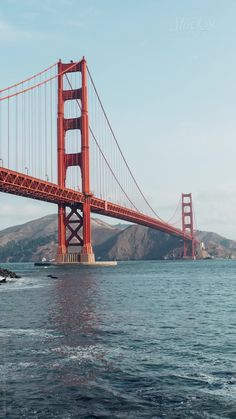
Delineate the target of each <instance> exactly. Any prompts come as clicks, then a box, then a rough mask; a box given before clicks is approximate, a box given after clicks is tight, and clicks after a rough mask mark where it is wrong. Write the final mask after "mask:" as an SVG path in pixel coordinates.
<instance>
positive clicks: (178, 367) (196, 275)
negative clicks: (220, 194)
mask: <svg viewBox="0 0 236 419" xmlns="http://www.w3.org/2000/svg"><path fill="white" fill-rule="evenodd" d="M6 267H8V268H10V269H13V270H15V271H17V272H18V273H19V274H20V275H22V278H21V279H18V280H12V281H11V282H10V283H8V284H6V285H4V284H3V285H1V286H0V308H1V315H0V417H1V418H2V417H3V418H5V417H9V418H27V419H28V418H30V419H31V418H47V419H48V418H64V419H69V418H135V419H136V418H181V419H182V418H188V419H189V418H236V261H195V262H193V261H178V262H171V261H163V262H162V261H161V262H126V263H125V262H124V263H119V265H118V266H117V267H115V268H114V267H109V268H104V267H103V268H102V267H99V268H80V269H78V268H66V269H65V268H59V267H58V268H55V267H53V268H51V267H50V268H36V267H34V266H33V265H32V264H16V265H13V264H12V265H6ZM49 274H52V275H54V276H57V277H58V279H51V278H49V277H47V275H49Z"/></svg>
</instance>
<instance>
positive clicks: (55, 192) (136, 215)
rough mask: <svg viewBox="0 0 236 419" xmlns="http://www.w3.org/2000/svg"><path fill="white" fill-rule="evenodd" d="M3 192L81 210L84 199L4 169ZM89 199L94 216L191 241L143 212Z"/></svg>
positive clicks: (0, 189) (0, 177) (0, 182)
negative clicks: (103, 216) (99, 215)
mask: <svg viewBox="0 0 236 419" xmlns="http://www.w3.org/2000/svg"><path fill="white" fill-rule="evenodd" d="M0 192H6V193H10V194H13V195H19V196H24V197H26V198H32V199H37V200H40V201H46V202H50V203H53V204H65V205H68V206H72V205H76V206H78V207H80V206H81V208H82V204H83V202H84V200H85V197H84V195H83V194H82V193H81V192H79V191H74V190H73V189H68V188H60V187H59V186H58V185H57V184H55V183H51V182H47V181H44V180H42V179H37V178H34V177H31V176H28V175H26V174H23V173H19V172H15V171H13V170H10V169H6V168H4V167H0ZM89 199H90V204H91V211H92V212H93V213H96V214H102V215H106V216H108V217H113V218H119V219H121V220H125V221H129V222H131V223H135V224H140V225H143V226H146V227H150V228H153V229H155V230H159V231H163V232H164V233H168V234H171V235H172V236H175V237H178V238H180V239H185V240H192V237H191V236H190V235H186V234H184V233H183V232H182V231H181V230H180V229H178V228H175V227H173V226H172V225H170V224H168V223H165V222H163V221H161V220H159V219H158V218H153V217H150V216H148V215H145V214H143V213H141V212H137V211H134V210H131V209H129V208H126V207H122V206H120V205H117V204H113V203H112V202H108V201H105V200H103V199H100V198H96V197H95V196H93V195H91V196H90V197H89ZM16 212H17V209H16Z"/></svg>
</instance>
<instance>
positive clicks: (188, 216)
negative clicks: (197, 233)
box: [182, 193, 195, 259]
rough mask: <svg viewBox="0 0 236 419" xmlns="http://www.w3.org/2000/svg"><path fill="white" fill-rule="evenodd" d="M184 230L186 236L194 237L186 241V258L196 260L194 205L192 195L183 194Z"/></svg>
mask: <svg viewBox="0 0 236 419" xmlns="http://www.w3.org/2000/svg"><path fill="white" fill-rule="evenodd" d="M182 230H183V233H184V234H188V235H190V236H191V237H192V241H191V242H189V240H184V254H183V257H184V258H189V259H194V257H195V238H194V230H193V205H192V194H191V193H188V194H184V193H182Z"/></svg>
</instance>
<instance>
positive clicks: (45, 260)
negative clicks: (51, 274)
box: [34, 258, 52, 266]
mask: <svg viewBox="0 0 236 419" xmlns="http://www.w3.org/2000/svg"><path fill="white" fill-rule="evenodd" d="M51 264H52V263H51V262H50V261H47V259H46V258H42V260H41V262H35V264H34V266H51Z"/></svg>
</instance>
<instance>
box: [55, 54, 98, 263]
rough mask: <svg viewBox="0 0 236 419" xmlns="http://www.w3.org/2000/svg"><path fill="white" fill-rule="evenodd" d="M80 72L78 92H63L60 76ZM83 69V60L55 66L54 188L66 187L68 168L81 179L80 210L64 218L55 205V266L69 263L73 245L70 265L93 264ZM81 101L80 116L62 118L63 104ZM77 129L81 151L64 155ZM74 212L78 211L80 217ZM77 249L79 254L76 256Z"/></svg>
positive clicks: (61, 208)
mask: <svg viewBox="0 0 236 419" xmlns="http://www.w3.org/2000/svg"><path fill="white" fill-rule="evenodd" d="M75 71H80V72H81V78H82V86H81V88H78V89H70V90H64V89H63V76H64V75H65V74H66V73H67V72H75ZM86 72H87V65H86V61H85V59H84V58H83V59H82V61H81V62H79V63H77V64H76V65H74V66H73V67H72V66H71V64H64V63H62V62H59V63H58V116H57V141H58V150H57V153H58V185H59V187H60V188H65V186H66V170H67V168H68V167H70V166H79V167H80V169H81V179H82V194H83V201H82V206H81V205H80V207H78V208H74V207H73V208H72V207H71V205H67V206H68V207H69V211H70V213H69V214H68V215H67V214H66V204H59V205H58V254H57V260H58V261H59V262H67V261H69V259H70V260H71V254H70V256H69V253H70V249H69V248H70V247H71V246H75V245H76V244H77V249H76V251H75V252H74V253H73V258H74V259H73V260H74V261H78V260H80V261H82V262H93V261H94V254H93V249H92V244H91V216H90V212H91V208H90V197H91V192H90V169H89V123H88V94H87V80H86ZM78 99H80V100H81V116H80V117H76V118H65V117H64V104H65V101H66V100H78ZM71 129H79V130H80V132H81V151H80V152H78V153H73V154H68V153H66V151H65V148H66V147H65V141H66V140H65V138H66V132H67V131H68V130H71ZM78 210H82V216H81V215H80V214H79V212H78ZM79 247H81V252H80V254H79Z"/></svg>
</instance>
